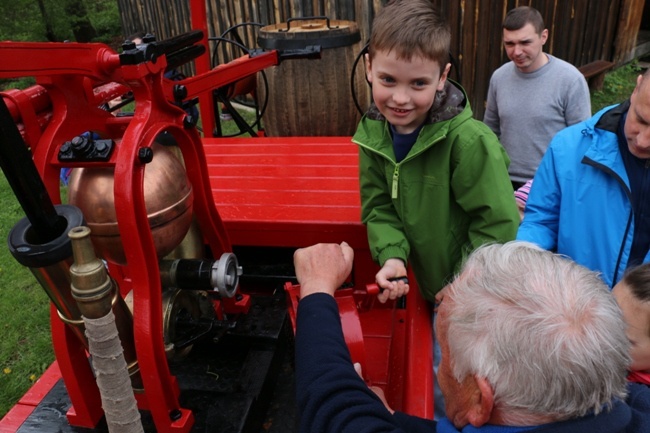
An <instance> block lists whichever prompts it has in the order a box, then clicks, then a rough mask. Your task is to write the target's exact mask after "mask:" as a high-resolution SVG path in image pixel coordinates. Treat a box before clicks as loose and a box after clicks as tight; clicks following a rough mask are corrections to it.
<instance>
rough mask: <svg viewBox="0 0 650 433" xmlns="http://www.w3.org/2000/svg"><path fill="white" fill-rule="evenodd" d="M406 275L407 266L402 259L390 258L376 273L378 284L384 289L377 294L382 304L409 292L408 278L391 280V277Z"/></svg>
mask: <svg viewBox="0 0 650 433" xmlns="http://www.w3.org/2000/svg"><path fill="white" fill-rule="evenodd" d="M400 277H406V266H405V265H404V262H403V261H402V260H400V259H388V260H386V262H385V263H384V266H382V268H381V269H380V270H379V272H377V275H375V281H376V282H377V285H378V286H379V287H381V288H382V289H384V291H383V292H381V293H379V295H377V299H378V300H379V302H381V303H382V304H383V303H384V302H386V301H387V300H389V299H397V298H399V297H400V296H404V295H406V294H407V293H408V292H409V285H408V282H406V278H404V279H399V280H397V281H390V279H391V278H400Z"/></svg>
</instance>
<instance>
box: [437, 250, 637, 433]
mask: <svg viewBox="0 0 650 433" xmlns="http://www.w3.org/2000/svg"><path fill="white" fill-rule="evenodd" d="M446 296H448V297H449V298H450V299H451V300H452V301H453V302H452V303H451V305H450V306H449V310H448V313H449V314H448V315H447V316H446V317H448V318H449V328H448V331H447V332H448V335H447V341H448V342H449V350H450V359H451V362H452V369H453V373H454V375H455V377H456V379H457V380H459V381H460V380H462V379H464V378H465V377H466V376H467V375H477V376H479V377H483V378H486V379H487V380H488V382H489V383H490V384H491V386H492V387H493V389H494V398H495V405H496V406H497V407H499V408H500V409H501V410H502V413H503V414H505V418H507V421H508V424H514V425H516V424H520V423H522V422H524V424H522V425H525V420H526V419H531V418H534V417H544V416H546V417H549V416H550V417H551V419H552V420H554V421H562V420H566V419H571V418H577V417H581V416H584V415H586V414H588V413H591V412H593V413H598V412H600V411H601V410H603V409H604V408H605V407H606V406H607V405H609V404H611V403H612V402H613V400H614V399H615V398H621V399H623V398H625V396H626V370H627V368H628V366H629V364H630V357H629V342H628V339H627V337H626V335H625V323H624V321H623V318H622V314H621V312H620V309H619V308H618V306H617V304H616V301H615V299H614V297H613V296H612V295H611V293H610V291H609V289H608V287H607V286H606V285H605V283H603V281H602V280H601V279H600V277H599V275H598V274H597V273H595V272H593V271H590V270H588V269H587V268H585V267H583V266H580V265H578V264H576V263H575V262H573V261H571V260H569V259H567V258H565V257H564V256H560V255H557V254H553V253H551V252H549V251H545V250H542V249H540V248H538V247H536V246H535V245H533V244H530V243H526V242H516V241H513V242H509V243H507V244H504V245H496V244H495V245H486V246H483V247H480V248H478V249H477V250H476V251H475V252H474V253H472V254H471V255H470V257H469V258H468V260H467V262H466V264H465V265H464V267H463V271H462V273H461V275H460V276H459V277H458V278H457V279H456V280H455V281H454V282H453V283H452V284H451V286H450V288H449V292H448V294H447V295H446Z"/></svg>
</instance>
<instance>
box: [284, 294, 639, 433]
mask: <svg viewBox="0 0 650 433" xmlns="http://www.w3.org/2000/svg"><path fill="white" fill-rule="evenodd" d="M629 389H630V396H629V397H628V400H627V401H628V402H629V404H630V405H631V406H632V408H630V406H628V405H627V404H626V403H624V402H620V401H618V402H616V403H615V404H614V405H613V408H612V410H611V411H604V412H601V413H600V414H598V415H595V416H594V415H589V416H586V417H583V418H580V419H575V420H571V421H566V422H561V423H553V424H546V425H542V426H537V427H534V428H532V429H531V428H530V427H529V428H516V427H503V426H492V425H485V426H482V427H480V428H475V427H472V426H471V425H468V426H466V427H465V428H463V430H462V433H474V432H476V433H501V432H508V433H512V432H517V431H526V432H535V433H583V432H584V433H641V432H645V433H648V432H650V390H649V389H648V388H647V387H645V386H643V385H638V384H630V388H629ZM296 393H297V401H298V412H299V416H300V432H301V433H370V432H373V433H380V432H382V433H384V432H386V433H389V432H391V433H398V432H411V433H434V432H436V433H458V430H457V429H455V428H454V427H453V426H452V425H451V423H450V422H449V421H448V420H447V419H443V420H441V421H440V422H439V423H436V422H434V421H431V420H425V419H422V418H418V417H413V416H409V415H406V414H403V413H399V412H396V413H395V415H391V414H390V412H388V410H387V409H386V408H385V407H384V405H383V403H382V402H381V400H379V398H378V397H377V396H376V395H375V393H373V392H372V391H371V390H370V389H369V388H368V387H367V386H366V384H365V383H364V382H363V380H361V378H359V376H358V375H357V373H356V372H355V371H354V367H353V366H352V361H351V358H350V354H349V352H348V349H347V346H346V345H345V340H344V338H343V332H342V330H341V321H340V318H339V311H338V306H337V304H336V301H335V300H334V298H332V297H331V296H329V295H327V294H323V293H316V294H312V295H309V296H307V297H305V298H303V299H302V300H301V301H300V303H299V305H298V318H297V330H296Z"/></svg>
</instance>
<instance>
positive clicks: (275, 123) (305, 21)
mask: <svg viewBox="0 0 650 433" xmlns="http://www.w3.org/2000/svg"><path fill="white" fill-rule="evenodd" d="M258 44H259V45H260V47H262V48H264V49H267V50H270V49H277V50H278V51H279V52H280V54H283V53H288V52H290V50H291V51H292V50H305V49H307V50H308V49H309V48H308V47H313V46H320V47H321V57H320V59H318V58H317V59H306V58H299V59H286V60H282V61H281V63H280V64H279V65H278V66H275V67H272V68H268V69H265V70H264V74H265V75H266V79H267V82H268V89H267V88H266V86H265V83H264V80H263V76H262V74H258V85H257V89H258V96H259V101H260V104H263V103H264V100H265V98H266V93H267V90H268V104H267V106H266V110H265V112H264V114H263V117H262V122H263V126H264V130H265V132H266V135H268V136H271V137H283V136H342V135H352V134H353V133H354V131H355V130H356V128H357V124H358V122H359V120H360V118H361V114H360V113H359V110H358V109H357V107H356V104H355V102H354V98H353V94H352V86H351V77H352V72H353V66H354V63H355V59H356V58H357V56H358V54H359V53H360V52H361V50H362V49H363V45H362V43H361V37H360V34H359V29H358V27H357V25H356V23H355V22H353V21H341V20H329V19H327V18H326V17H312V18H300V19H295V18H294V19H290V20H288V21H287V22H286V23H279V24H274V25H270V26H266V27H262V28H261V29H260V32H259V36H258ZM354 88H355V94H356V98H357V100H358V103H359V105H360V107H361V109H362V111H365V110H366V109H367V108H368V104H369V100H370V88H369V86H368V84H367V83H366V80H365V70H364V62H363V60H360V61H359V62H358V65H357V67H356V70H355V71H354Z"/></svg>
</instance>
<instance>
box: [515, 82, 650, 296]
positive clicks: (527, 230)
mask: <svg viewBox="0 0 650 433" xmlns="http://www.w3.org/2000/svg"><path fill="white" fill-rule="evenodd" d="M649 77H650V72H649V71H646V72H645V73H644V74H643V75H639V77H638V78H637V82H636V87H635V89H634V91H633V92H632V96H631V97H630V99H629V100H628V101H625V102H624V103H622V104H620V105H616V106H613V107H608V108H605V109H603V110H601V111H600V112H598V113H596V114H595V115H594V116H593V117H592V118H591V119H588V120H586V121H584V122H581V123H578V124H576V125H573V126H570V127H568V128H566V129H564V130H562V131H560V132H559V133H558V134H557V135H556V136H555V137H554V138H553V140H552V142H551V144H550V146H549V149H548V150H547V152H546V154H545V155H544V158H543V159H542V162H541V164H540V166H539V169H538V170H537V173H536V174H535V178H534V181H533V186H532V188H531V191H530V195H529V197H528V202H527V203H526V212H525V214H524V220H523V222H522V224H521V226H520V228H519V232H518V233H517V239H518V240H525V241H530V242H534V243H536V244H538V245H540V246H541V247H543V248H546V249H549V250H554V251H557V252H558V253H561V254H565V255H567V256H569V257H571V258H572V259H573V260H575V261H576V262H578V263H580V264H581V265H584V266H587V267H588V268H590V269H592V270H594V271H598V272H600V273H601V274H602V278H603V280H604V281H605V282H606V283H607V284H608V285H609V286H610V287H613V286H614V285H615V284H616V283H617V282H618V281H619V280H620V279H621V277H622V275H623V273H624V272H625V270H626V269H627V268H630V267H632V266H635V265H639V264H641V263H645V262H648V261H650V251H649V246H650V78H649Z"/></svg>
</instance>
